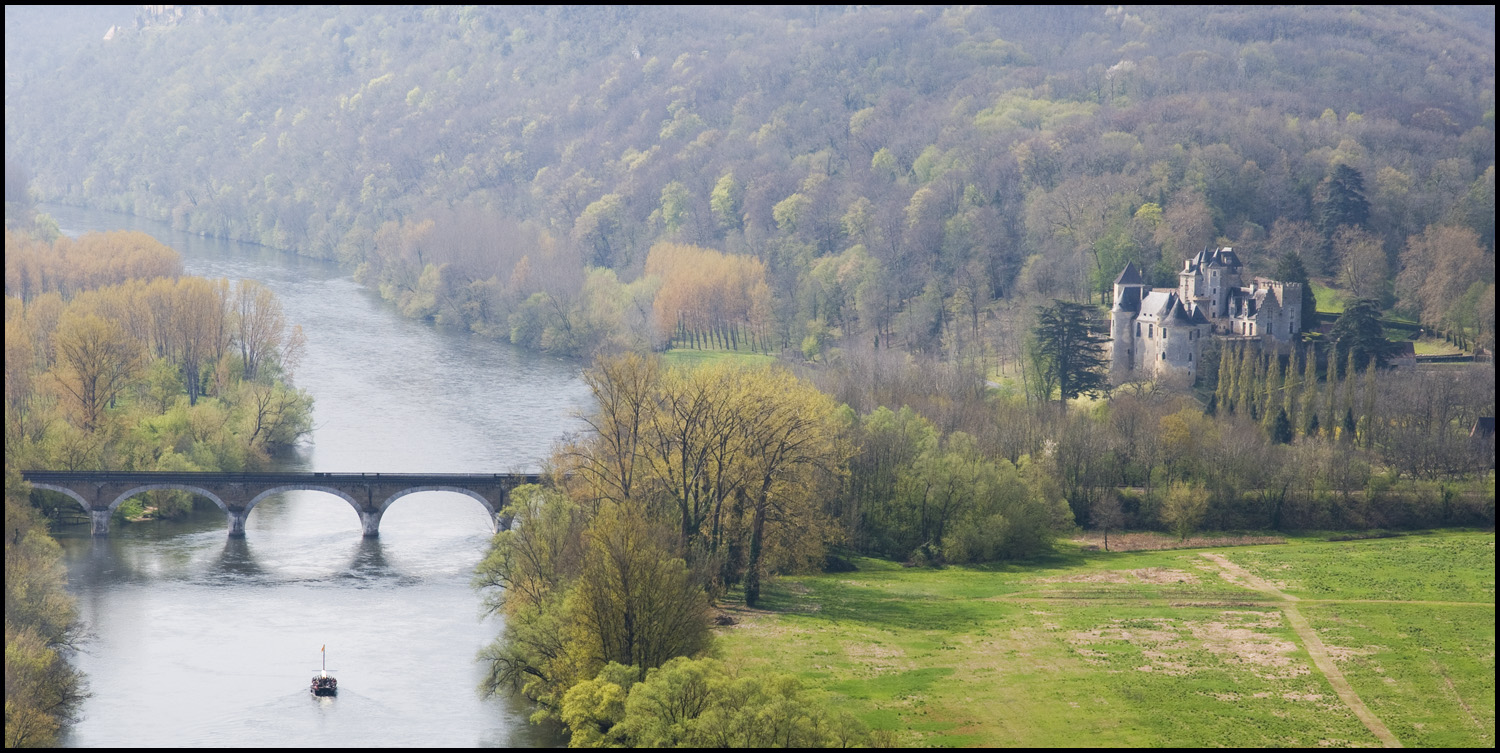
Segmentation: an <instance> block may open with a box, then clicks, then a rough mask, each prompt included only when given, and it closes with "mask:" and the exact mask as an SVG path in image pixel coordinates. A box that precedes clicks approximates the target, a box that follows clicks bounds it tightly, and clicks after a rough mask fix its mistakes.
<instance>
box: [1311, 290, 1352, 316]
mask: <svg viewBox="0 0 1500 753" xmlns="http://www.w3.org/2000/svg"><path fill="white" fill-rule="evenodd" d="M1312 289H1313V295H1314V296H1316V297H1317V299H1318V310H1319V311H1322V312H1324V313H1328V314H1342V313H1344V295H1345V293H1344V291H1342V290H1334V289H1333V288H1330V287H1328V286H1327V285H1324V284H1322V283H1318V282H1314V283H1313V284H1312Z"/></svg>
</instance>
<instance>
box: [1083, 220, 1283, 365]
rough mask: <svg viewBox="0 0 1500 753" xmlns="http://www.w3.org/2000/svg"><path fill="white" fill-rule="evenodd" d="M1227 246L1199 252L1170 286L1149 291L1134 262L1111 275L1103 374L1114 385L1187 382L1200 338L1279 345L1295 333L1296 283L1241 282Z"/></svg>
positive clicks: (1197, 357)
mask: <svg viewBox="0 0 1500 753" xmlns="http://www.w3.org/2000/svg"><path fill="white" fill-rule="evenodd" d="M1240 268H1241V264H1240V260H1239V257H1238V256H1236V255H1235V253H1234V249H1231V248H1220V249H1217V250H1204V251H1202V252H1200V253H1199V254H1198V255H1197V256H1195V257H1193V258H1191V259H1188V260H1187V261H1185V262H1184V263H1183V265H1182V271H1181V272H1178V273H1177V287H1176V288H1152V287H1151V286H1149V285H1148V284H1146V281H1145V279H1144V278H1143V277H1142V276H1141V272H1140V270H1139V269H1137V268H1136V266H1135V265H1134V264H1126V265H1125V269H1124V270H1123V271H1121V272H1120V276H1119V277H1117V278H1115V298H1114V306H1113V308H1112V309H1111V310H1110V351H1109V352H1110V361H1111V367H1110V375H1111V379H1112V381H1114V382H1115V383H1120V382H1124V381H1130V380H1133V379H1159V380H1165V381H1171V382H1185V383H1187V384H1191V383H1192V382H1193V380H1195V379H1196V378H1197V375H1198V364H1199V362H1200V360H1201V358H1202V345H1203V341H1204V339H1205V338H1208V337H1220V338H1233V339H1243V340H1255V341H1258V342H1260V343H1261V344H1262V345H1263V346H1269V347H1272V348H1275V349H1278V350H1280V349H1282V348H1284V347H1286V346H1287V345H1290V344H1291V343H1292V342H1294V341H1296V339H1297V337H1298V335H1299V334H1300V333H1301V332H1302V322H1300V321H1298V318H1299V317H1300V315H1301V312H1302V285H1301V284H1300V283H1295V282H1280V281H1277V280H1267V279H1265V278H1262V277H1257V278H1254V279H1252V280H1251V281H1250V284H1248V285H1246V284H1244V281H1243V280H1242V278H1241V275H1240Z"/></svg>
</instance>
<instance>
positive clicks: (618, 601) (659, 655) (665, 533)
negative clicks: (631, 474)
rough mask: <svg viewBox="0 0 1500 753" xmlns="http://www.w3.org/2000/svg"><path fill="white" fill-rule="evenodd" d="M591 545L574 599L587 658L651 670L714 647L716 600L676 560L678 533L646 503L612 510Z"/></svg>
mask: <svg viewBox="0 0 1500 753" xmlns="http://www.w3.org/2000/svg"><path fill="white" fill-rule="evenodd" d="M585 540H586V542H587V544H586V546H587V550H586V551H585V553H584V558H583V569H582V571H581V572H580V573H579V575H578V582H577V585H576V586H575V587H574V589H573V591H572V593H571V594H570V595H569V597H568V601H569V605H570V609H569V610H568V612H569V615H570V616H571V618H572V620H573V632H574V633H575V634H576V636H577V639H576V640H577V642H578V643H579V644H580V648H579V650H577V651H576V652H575V655H577V658H578V659H579V660H582V661H585V662H586V663H587V666H592V667H602V666H604V665H606V664H608V663H609V662H618V663H620V664H625V665H629V666H635V667H640V668H642V669H651V668H653V667H659V666H661V665H662V663H663V662H666V661H667V660H668V659H672V658H674V657H678V656H691V655H693V654H696V653H698V652H699V651H700V650H702V649H703V648H704V647H705V646H707V645H708V638H709V635H708V597H707V595H705V594H704V592H703V588H702V587H701V586H700V585H699V584H698V582H697V581H696V580H695V579H694V578H693V577H692V576H691V574H690V573H689V572H688V567H687V563H686V562H685V561H684V560H683V559H682V558H681V557H679V556H676V551H677V549H676V547H675V546H674V543H675V538H674V536H673V535H672V532H671V531H670V530H668V529H666V527H665V526H660V525H657V524H655V523H654V522H653V521H652V520H651V519H650V517H649V516H648V514H647V512H646V510H645V509H644V506H643V505H641V504H640V503H634V504H630V503H627V504H609V505H607V506H606V507H605V508H604V509H602V510H601V511H600V513H599V514H598V515H596V516H595V517H594V520H593V521H592V523H591V524H590V525H589V529H588V533H587V535H586V536H585Z"/></svg>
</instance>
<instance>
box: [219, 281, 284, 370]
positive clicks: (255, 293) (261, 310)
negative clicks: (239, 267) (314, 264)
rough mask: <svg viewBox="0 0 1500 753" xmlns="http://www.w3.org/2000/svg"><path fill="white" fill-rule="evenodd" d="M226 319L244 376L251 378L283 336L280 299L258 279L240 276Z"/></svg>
mask: <svg viewBox="0 0 1500 753" xmlns="http://www.w3.org/2000/svg"><path fill="white" fill-rule="evenodd" d="M230 321H231V327H232V331H233V333H234V342H235V344H236V345H238V346H239V350H240V362H241V365H242V367H243V368H242V372H243V374H244V378H245V379H255V378H256V377H257V376H258V375H259V374H260V369H261V367H262V366H263V365H264V364H265V362H266V360H267V359H268V358H271V357H274V356H275V355H277V353H278V351H279V349H280V348H281V344H282V340H283V339H284V338H285V337H286V317H285V316H284V315H282V313H281V301H279V300H277V298H276V295H275V294H274V293H272V292H271V289H270V288H267V287H266V286H264V285H262V284H260V283H259V282H256V281H254V280H240V282H239V285H238V286H237V287H236V288H235V291H234V299H233V301H232V303H231V314H230Z"/></svg>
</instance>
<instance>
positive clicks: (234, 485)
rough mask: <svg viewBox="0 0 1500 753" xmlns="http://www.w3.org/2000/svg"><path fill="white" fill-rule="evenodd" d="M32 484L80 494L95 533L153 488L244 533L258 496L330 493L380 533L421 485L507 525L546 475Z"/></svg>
mask: <svg viewBox="0 0 1500 753" xmlns="http://www.w3.org/2000/svg"><path fill="white" fill-rule="evenodd" d="M21 475H22V476H23V477H24V478H25V479H26V480H27V481H29V482H30V483H31V485H32V486H33V487H34V488H37V489H47V490H50V491H54V492H59V493H61V494H66V495H68V496H69V497H72V498H73V499H75V500H77V501H78V504H80V505H83V509H84V510H86V511H88V514H89V517H90V518H92V519H93V532H94V535H95V536H105V535H108V534H109V518H110V515H111V514H113V513H114V511H115V508H116V507H119V506H120V503H122V502H124V501H125V500H127V499H130V498H131V497H133V496H135V495H137V494H140V493H142V492H148V491H152V490H154V489H173V490H180V491H186V492H191V493H193V494H197V495H199V496H203V497H207V498H208V499H210V500H213V503H214V504H216V505H218V506H219V507H220V508H221V509H223V510H224V512H225V514H226V515H228V516H229V535H230V536H244V535H245V519H246V518H247V517H249V515H250V511H251V510H252V509H254V508H255V506H256V505H257V504H260V501H261V500H263V499H265V498H266V497H269V496H271V495H272V494H277V493H279V492H288V491H297V490H304V489H305V490H310V491H319V492H327V493H329V494H332V495H334V496H335V497H338V498H340V499H342V500H344V501H345V502H348V503H349V505H350V506H351V507H353V508H354V511H355V512H357V513H359V521H360V525H361V527H363V528H364V533H365V535H366V536H378V535H380V516H381V515H384V514H385V511H386V509H387V508H389V507H390V506H391V503H393V502H395V501H396V500H398V499H400V498H402V497H404V496H406V495H408V494H415V493H416V492H457V493H459V494H463V495H465V496H468V497H471V498H473V499H474V500H475V501H477V502H478V503H479V504H481V505H483V506H484V509H485V510H486V511H488V512H489V514H490V520H491V521H492V522H493V523H494V526H495V530H496V531H500V530H503V529H507V528H509V527H510V517H509V516H507V515H504V514H502V512H501V511H502V510H504V509H505V505H506V503H507V502H508V501H509V500H510V491H511V490H512V489H514V488H516V487H517V486H520V485H522V484H534V483H538V482H539V481H540V480H541V476H539V475H535V474H523V473H487V474H468V473H171V472H135V471H22V472H21Z"/></svg>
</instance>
